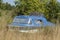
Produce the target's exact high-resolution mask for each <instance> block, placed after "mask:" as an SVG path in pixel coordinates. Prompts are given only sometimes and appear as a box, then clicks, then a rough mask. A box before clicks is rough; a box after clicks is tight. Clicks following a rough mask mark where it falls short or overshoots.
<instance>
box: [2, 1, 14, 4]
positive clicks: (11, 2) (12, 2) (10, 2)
mask: <svg viewBox="0 0 60 40" xmlns="http://www.w3.org/2000/svg"><path fill="white" fill-rule="evenodd" d="M3 2H4V3H6V2H8V3H9V4H11V5H15V4H14V0H3Z"/></svg>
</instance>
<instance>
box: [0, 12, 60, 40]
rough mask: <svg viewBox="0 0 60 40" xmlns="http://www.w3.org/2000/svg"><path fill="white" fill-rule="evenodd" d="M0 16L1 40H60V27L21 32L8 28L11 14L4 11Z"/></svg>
mask: <svg viewBox="0 0 60 40" xmlns="http://www.w3.org/2000/svg"><path fill="white" fill-rule="evenodd" d="M3 13H4V14H2V15H3V16H1V17H0V40H60V27H59V25H57V26H56V27H51V28H50V27H46V28H40V32H37V33H21V32H18V31H10V30H8V31H7V30H6V29H7V28H6V27H7V23H8V22H10V21H11V20H10V19H12V18H11V15H10V14H7V15H8V16H7V15H6V12H3Z"/></svg>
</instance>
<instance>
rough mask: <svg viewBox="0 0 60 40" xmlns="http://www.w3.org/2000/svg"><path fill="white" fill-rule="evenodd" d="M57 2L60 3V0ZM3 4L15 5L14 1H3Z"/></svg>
mask: <svg viewBox="0 0 60 40" xmlns="http://www.w3.org/2000/svg"><path fill="white" fill-rule="evenodd" d="M58 1H59V2H60V0H58ZM3 2H4V3H5V2H8V3H9V4H11V5H15V4H14V0H3Z"/></svg>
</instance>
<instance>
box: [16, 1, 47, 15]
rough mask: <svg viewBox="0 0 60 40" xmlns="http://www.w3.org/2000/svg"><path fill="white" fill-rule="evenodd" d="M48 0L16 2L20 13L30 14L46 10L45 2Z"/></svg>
mask: <svg viewBox="0 0 60 40" xmlns="http://www.w3.org/2000/svg"><path fill="white" fill-rule="evenodd" d="M47 2H48V1H47V0H18V1H16V2H15V4H16V8H17V9H18V10H19V13H22V14H25V15H28V14H29V13H31V12H35V11H37V12H41V13H44V11H45V4H46V3H47Z"/></svg>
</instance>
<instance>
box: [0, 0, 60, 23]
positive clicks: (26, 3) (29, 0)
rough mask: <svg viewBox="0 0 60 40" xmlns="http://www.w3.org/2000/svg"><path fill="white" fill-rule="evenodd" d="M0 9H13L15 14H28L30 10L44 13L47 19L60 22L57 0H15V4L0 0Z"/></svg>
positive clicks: (59, 9)
mask: <svg viewBox="0 0 60 40" xmlns="http://www.w3.org/2000/svg"><path fill="white" fill-rule="evenodd" d="M0 9H2V10H13V11H15V12H16V13H15V14H17V15H29V14H31V13H32V12H38V13H41V14H44V16H45V17H46V18H47V20H48V21H51V22H54V23H56V21H57V20H58V21H59V22H60V2H58V1H57V0H15V6H11V5H10V4H8V3H3V2H2V0H0Z"/></svg>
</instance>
